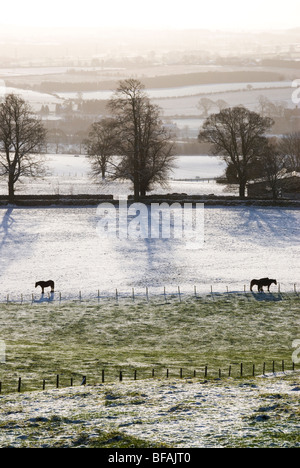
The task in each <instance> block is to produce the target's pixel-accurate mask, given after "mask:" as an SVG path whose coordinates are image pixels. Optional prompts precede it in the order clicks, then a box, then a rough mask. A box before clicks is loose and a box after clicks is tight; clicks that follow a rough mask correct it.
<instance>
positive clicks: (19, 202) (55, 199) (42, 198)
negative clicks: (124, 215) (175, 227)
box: [0, 193, 300, 208]
mask: <svg viewBox="0 0 300 468" xmlns="http://www.w3.org/2000/svg"><path fill="white" fill-rule="evenodd" d="M107 202H109V203H112V204H114V205H117V204H119V199H115V198H114V196H113V195H102V194H93V195H91V194H79V195H71V194H70V195H46V194H45V195H17V196H16V197H15V199H14V202H13V203H12V202H10V201H9V199H8V196H6V195H0V207H14V206H16V207H18V206H20V207H22V206H24V207H41V206H42V207H44V206H49V207H51V206H54V207H57V206H58V207H64V206H95V205H99V204H100V203H107ZM139 202H140V203H144V204H145V205H149V204H151V203H171V204H172V203H180V204H184V203H194V204H196V203H204V205H208V206H258V207H284V208H289V207H290V208H300V200H297V199H280V200H273V199H261V198H243V199H241V198H239V197H237V196H232V197H228V196H218V195H201V194H198V195H187V194H178V193H173V194H170V193H168V194H166V195H164V194H161V195H155V194H153V195H149V196H146V197H143V198H140V199H139ZM128 203H134V199H133V196H132V195H129V197H128Z"/></svg>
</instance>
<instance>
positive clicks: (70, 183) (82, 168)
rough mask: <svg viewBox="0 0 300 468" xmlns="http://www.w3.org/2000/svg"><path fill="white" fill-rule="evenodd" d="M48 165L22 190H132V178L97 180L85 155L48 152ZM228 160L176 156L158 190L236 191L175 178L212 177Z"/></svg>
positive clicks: (1, 183)
mask: <svg viewBox="0 0 300 468" xmlns="http://www.w3.org/2000/svg"><path fill="white" fill-rule="evenodd" d="M45 166H46V168H47V173H48V175H47V176H46V177H45V178H43V179H36V180H30V182H29V183H28V181H26V180H24V183H22V184H19V185H17V186H16V189H17V193H20V194H51V195H56V194H58V195H61V194H103V195H114V197H118V196H120V195H122V196H124V195H127V196H128V195H130V194H132V188H131V184H130V183H129V182H109V181H105V182H102V181H100V182H97V183H96V181H93V180H92V179H91V175H90V164H89V161H88V159H87V158H86V157H85V156H82V155H81V156H77V157H75V156H74V155H70V154H58V155H56V154H48V155H46V156H45ZM224 170H225V164H224V162H223V161H222V160H220V158H216V157H212V156H179V157H178V158H177V160H176V168H175V169H174V171H173V172H172V173H170V180H169V184H168V187H167V188H161V187H160V186H157V187H156V188H155V193H159V194H161V193H186V194H188V195H192V194H202V195H208V194H212V193H214V194H216V195H234V194H236V193H237V188H236V187H233V188H232V187H230V188H228V187H227V186H224V185H220V184H217V183H216V182H215V181H213V180H210V181H209V180H204V181H197V182H196V181H195V182H190V181H177V180H173V179H195V177H200V178H201V179H205V178H207V179H209V178H212V177H219V176H222V175H223V174H224ZM6 193H7V184H6V181H5V180H1V179H0V194H6Z"/></svg>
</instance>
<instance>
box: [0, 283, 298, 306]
mask: <svg viewBox="0 0 300 468" xmlns="http://www.w3.org/2000/svg"><path fill="white" fill-rule="evenodd" d="M299 294H300V285H298V284H297V283H293V284H291V285H289V286H288V287H285V288H284V289H283V288H282V284H281V283H278V284H277V291H276V292H274V291H270V292H266V291H264V292H257V291H252V292H251V291H249V290H248V289H247V287H246V285H244V287H243V290H239V291H238V290H234V291H230V290H229V287H228V286H226V287H225V286H224V290H223V292H222V291H220V290H215V289H214V287H213V285H211V286H210V287H207V290H205V291H201V292H200V291H198V289H197V286H196V285H195V286H194V288H193V291H192V290H191V291H190V292H186V291H183V290H182V288H181V287H180V286H177V288H176V289H175V290H171V291H170V290H168V289H167V288H166V287H163V288H161V292H157V291H156V292H152V291H151V288H149V287H148V286H146V288H145V289H144V291H141V290H136V289H135V288H131V291H127V292H124V291H121V290H119V289H118V288H116V289H115V290H114V292H100V289H98V291H95V293H88V294H84V292H82V291H78V293H71V294H68V295H64V294H63V293H62V292H61V291H57V292H53V293H51V292H47V293H45V294H42V293H41V294H37V293H31V294H30V293H26V294H22V293H21V294H19V295H17V294H14V295H12V294H3V293H2V294H0V304H23V303H24V304H30V303H31V304H34V303H35V304H37V303H43V302H47V303H51V302H56V303H62V302H93V301H96V302H98V303H100V302H101V301H104V300H114V301H115V302H116V303H118V301H119V300H122V299H127V300H128V299H129V300H132V301H133V302H134V301H135V300H137V299H143V300H145V301H146V302H150V300H151V298H154V299H159V298H162V299H163V300H164V301H165V302H167V301H168V300H170V299H176V300H178V301H179V302H182V301H183V300H184V299H190V298H196V299H197V298H199V299H200V298H204V297H206V298H210V299H212V300H213V299H217V298H222V297H223V298H224V297H227V298H230V297H231V298H233V297H238V296H242V297H245V298H253V299H255V300H257V301H263V300H265V301H278V300H283V299H284V296H285V295H293V296H295V297H299Z"/></svg>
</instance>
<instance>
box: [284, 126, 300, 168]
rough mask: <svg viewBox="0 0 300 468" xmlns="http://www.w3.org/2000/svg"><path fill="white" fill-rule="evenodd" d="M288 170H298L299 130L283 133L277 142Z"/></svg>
mask: <svg viewBox="0 0 300 468" xmlns="http://www.w3.org/2000/svg"><path fill="white" fill-rule="evenodd" d="M279 149H280V152H281V154H282V155H283V156H284V157H285V160H286V167H287V170H288V171H291V172H292V171H296V172H297V171H300V132H295V133H289V134H287V135H284V136H283V137H282V139H281V142H280V144H279Z"/></svg>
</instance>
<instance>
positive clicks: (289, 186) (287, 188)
mask: <svg viewBox="0 0 300 468" xmlns="http://www.w3.org/2000/svg"><path fill="white" fill-rule="evenodd" d="M247 189H248V197H249V198H273V192H272V188H271V186H270V183H269V182H268V180H267V179H259V180H253V181H251V182H249V183H248V185H247ZM277 190H278V198H289V199H296V200H300V172H289V173H286V174H284V175H283V176H282V177H281V178H280V179H279V180H278V182H277Z"/></svg>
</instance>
